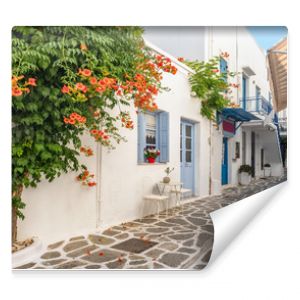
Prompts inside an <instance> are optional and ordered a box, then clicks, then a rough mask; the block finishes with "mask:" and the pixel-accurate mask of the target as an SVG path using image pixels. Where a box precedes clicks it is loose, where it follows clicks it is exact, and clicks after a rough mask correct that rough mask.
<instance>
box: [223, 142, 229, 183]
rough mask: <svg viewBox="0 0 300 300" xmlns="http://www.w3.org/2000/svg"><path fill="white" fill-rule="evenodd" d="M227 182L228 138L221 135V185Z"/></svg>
mask: <svg viewBox="0 0 300 300" xmlns="http://www.w3.org/2000/svg"><path fill="white" fill-rule="evenodd" d="M224 184H228V138H226V137H223V146H222V185H224Z"/></svg>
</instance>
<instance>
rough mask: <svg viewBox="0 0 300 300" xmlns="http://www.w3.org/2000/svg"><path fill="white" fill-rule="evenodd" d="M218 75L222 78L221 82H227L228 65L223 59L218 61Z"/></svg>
mask: <svg viewBox="0 0 300 300" xmlns="http://www.w3.org/2000/svg"><path fill="white" fill-rule="evenodd" d="M220 73H221V74H222V76H223V80H224V81H225V82H227V77H228V76H227V73H228V64H227V61H226V60H225V59H224V58H221V59H220Z"/></svg>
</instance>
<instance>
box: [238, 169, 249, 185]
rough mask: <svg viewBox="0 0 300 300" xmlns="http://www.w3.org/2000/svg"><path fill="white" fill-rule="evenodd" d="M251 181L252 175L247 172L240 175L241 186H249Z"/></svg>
mask: <svg viewBox="0 0 300 300" xmlns="http://www.w3.org/2000/svg"><path fill="white" fill-rule="evenodd" d="M250 181H251V175H250V174H249V173H247V172H242V173H240V184H241V185H248V184H249V183H250Z"/></svg>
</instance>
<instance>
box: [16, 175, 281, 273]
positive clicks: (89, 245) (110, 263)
mask: <svg viewBox="0 0 300 300" xmlns="http://www.w3.org/2000/svg"><path fill="white" fill-rule="evenodd" d="M285 180H286V176H284V177H281V178H278V177H269V178H268V179H257V180H253V181H252V183H251V184H250V185H248V186H238V187H232V188H227V189H225V190H224V192H223V194H222V195H220V196H213V197H207V198H204V199H200V200H195V201H193V202H189V203H185V204H184V205H183V206H182V208H174V209H172V210H170V211H169V212H168V215H167V214H166V212H165V211H164V212H161V213H160V215H159V216H155V215H150V216H146V217H144V218H142V219H137V220H133V221H132V222H128V223H123V224H120V225H118V226H113V227H111V228H108V229H106V230H105V231H102V232H92V233H91V234H89V235H87V236H77V237H71V238H70V239H69V240H64V241H58V242H56V243H54V244H51V245H49V246H48V248H47V252H45V253H44V254H43V255H42V256H41V257H40V259H38V260H37V261H33V262H31V263H28V264H26V265H23V266H19V267H18V268H16V269H202V268H204V267H205V266H206V265H207V263H208V261H209V258H210V255H211V251H212V246H213V239H214V228H213V225H212V221H211V218H210V215H209V213H210V212H212V211H214V210H217V209H219V208H221V207H224V206H227V205H229V204H231V203H234V202H236V201H239V200H241V199H243V198H245V197H248V196H250V195H253V194H255V193H258V192H260V191H263V190H265V189H267V188H270V187H272V186H274V185H276V184H279V183H281V182H283V181H285Z"/></svg>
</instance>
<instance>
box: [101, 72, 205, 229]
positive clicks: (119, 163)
mask: <svg viewBox="0 0 300 300" xmlns="http://www.w3.org/2000/svg"><path fill="white" fill-rule="evenodd" d="M179 69H180V68H179ZM185 73H186V72H178V73H177V74H176V75H175V76H174V75H171V74H165V75H164V79H163V85H164V86H168V87H169V88H170V89H171V91H169V92H163V93H162V94H160V95H159V96H158V100H157V103H158V106H159V108H160V109H161V110H164V111H167V112H169V118H170V120H169V126H170V127H169V133H170V136H169V145H170V146H169V148H170V155H169V158H170V162H169V163H167V164H154V165H153V164H147V163H146V164H138V163H137V130H136V129H134V130H132V131H128V130H127V131H125V130H124V134H126V137H127V139H128V142H127V143H122V144H120V145H119V146H118V147H117V149H116V150H114V151H113V152H110V153H107V151H106V150H104V149H103V152H102V170H101V172H102V174H101V227H107V226H110V225H112V224H117V223H120V222H124V221H126V220H132V219H135V218H138V217H141V216H143V215H147V214H150V213H153V212H155V205H153V204H152V206H151V205H148V204H147V203H146V202H145V201H144V200H143V196H145V195H146V194H149V193H152V188H153V185H154V184H155V183H157V182H159V181H161V180H162V178H163V177H164V176H165V173H164V169H165V168H166V167H167V166H170V167H174V168H175V170H174V172H173V173H172V174H171V178H172V180H175V181H180V120H181V118H187V119H191V120H193V121H195V122H197V123H196V134H195V141H196V147H195V148H196V150H195V151H196V155H195V156H196V166H195V171H196V172H195V173H196V176H195V177H196V182H195V186H196V194H197V195H198V196H199V197H203V196H207V195H208V194H209V161H210V160H209V121H207V120H206V119H204V118H203V117H201V115H200V101H199V100H197V99H195V98H191V96H190V87H189V83H188V77H187V75H186V74H185ZM131 115H132V116H133V117H134V123H135V124H136V123H137V120H136V118H137V116H136V114H135V113H134V111H133V109H132V111H131Z"/></svg>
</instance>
